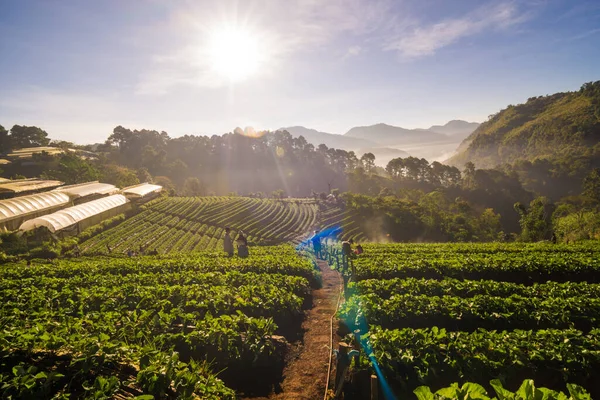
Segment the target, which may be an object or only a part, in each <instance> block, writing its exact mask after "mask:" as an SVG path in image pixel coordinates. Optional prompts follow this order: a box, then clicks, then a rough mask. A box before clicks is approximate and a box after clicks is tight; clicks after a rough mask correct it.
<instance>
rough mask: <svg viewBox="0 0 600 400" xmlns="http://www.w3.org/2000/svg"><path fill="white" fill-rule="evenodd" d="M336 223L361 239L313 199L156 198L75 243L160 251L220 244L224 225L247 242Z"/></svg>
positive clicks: (298, 235)
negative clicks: (133, 212) (140, 209)
mask: <svg viewBox="0 0 600 400" xmlns="http://www.w3.org/2000/svg"><path fill="white" fill-rule="evenodd" d="M332 226H341V227H342V229H343V236H353V237H355V238H356V239H358V240H364V239H365V238H366V236H365V235H364V234H363V233H362V232H361V230H360V226H359V225H358V222H357V221H356V219H354V218H352V216H351V215H349V214H348V213H346V212H345V211H343V210H342V209H341V208H339V207H334V206H321V209H320V208H319V206H318V205H317V203H316V202H315V201H313V200H303V199H301V200H271V199H254V198H245V197H212V196H211V197H170V198H162V199H158V200H155V201H153V202H151V203H149V204H147V205H145V206H143V209H142V211H141V212H140V213H138V214H137V215H135V216H133V217H131V218H129V219H127V220H125V221H124V222H122V223H121V224H119V225H118V226H116V227H114V228H112V229H109V230H107V231H105V232H103V233H101V234H99V235H97V236H95V237H93V238H91V239H89V240H87V241H85V242H83V243H81V244H80V248H81V250H82V252H84V253H87V254H99V253H106V252H107V250H108V249H107V245H108V246H110V248H111V250H112V252H114V253H125V252H127V250H128V249H132V250H137V249H138V248H139V247H140V246H143V247H144V248H146V249H152V250H153V249H156V250H157V251H158V253H160V254H166V253H177V252H183V253H189V252H195V251H202V250H211V249H218V248H221V247H222V245H223V238H224V236H225V228H226V227H230V228H231V229H232V234H231V236H232V237H234V238H235V237H236V235H237V233H238V232H239V231H240V230H241V231H243V232H244V233H245V234H246V235H247V238H248V240H249V244H250V245H253V246H256V245H274V244H280V243H296V242H299V241H300V240H301V239H302V238H303V237H306V236H308V235H309V234H310V232H311V231H312V230H313V229H315V228H318V227H320V228H327V227H332Z"/></svg>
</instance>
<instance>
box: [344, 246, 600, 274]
mask: <svg viewBox="0 0 600 400" xmlns="http://www.w3.org/2000/svg"><path fill="white" fill-rule="evenodd" d="M474 247H475V246H474ZM365 252H366V254H368V256H367V257H359V258H358V259H356V260H355V261H354V264H355V266H356V271H357V274H356V279H357V280H363V279H370V278H376V279H391V278H411V277H412V278H433V279H442V278H447V277H448V278H457V279H471V280H479V279H485V280H497V281H508V282H516V283H532V282H545V281H548V280H552V281H557V282H568V281H574V282H584V281H586V282H600V273H599V272H600V257H597V256H594V255H593V254H589V253H572V252H543V251H540V252H531V253H524V254H519V253H492V254H488V253H471V254H469V253H456V254H453V253H446V254H445V253H440V254H438V253H425V254H420V253H406V254H389V255H388V254H386V253H383V254H371V253H368V252H369V250H368V249H366V250H365Z"/></svg>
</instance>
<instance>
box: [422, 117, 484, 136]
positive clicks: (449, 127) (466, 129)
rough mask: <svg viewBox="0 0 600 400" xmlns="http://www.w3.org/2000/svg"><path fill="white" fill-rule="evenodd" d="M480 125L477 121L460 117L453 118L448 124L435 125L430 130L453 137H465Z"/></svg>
mask: <svg viewBox="0 0 600 400" xmlns="http://www.w3.org/2000/svg"><path fill="white" fill-rule="evenodd" d="M478 127H479V123H477V122H467V121H462V120H459V119H455V120H452V121H450V122H448V123H446V125H433V126H432V127H431V128H429V129H428V130H429V131H432V132H437V133H443V134H444V135H448V136H451V137H453V138H460V139H465V138H466V137H467V136H469V135H470V134H471V133H473V131H475V129H477V128H478Z"/></svg>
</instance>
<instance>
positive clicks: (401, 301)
mask: <svg viewBox="0 0 600 400" xmlns="http://www.w3.org/2000/svg"><path fill="white" fill-rule="evenodd" d="M364 249H365V253H364V254H363V255H360V256H358V257H357V258H356V259H355V260H354V265H355V267H356V275H355V276H354V280H355V282H351V283H350V285H349V288H348V295H349V298H348V300H347V301H346V302H345V304H344V305H343V306H342V308H341V310H340V312H339V315H340V317H341V318H342V320H343V321H344V326H345V327H346V328H347V329H348V331H349V332H352V331H354V330H355V329H358V330H360V331H361V334H362V336H361V338H360V339H358V340H356V339H354V338H352V335H350V336H349V337H348V340H349V341H350V342H352V343H354V345H355V346H356V347H357V348H361V349H362V350H363V351H364V352H365V357H363V358H362V363H363V365H362V367H369V368H370V367H372V366H373V365H376V366H377V367H379V368H380V369H381V371H382V373H383V376H382V378H383V377H385V381H387V382H388V383H389V384H390V387H391V389H390V390H392V391H393V392H394V393H395V395H396V396H397V397H398V398H409V397H411V396H412V393H411V392H412V391H413V390H415V389H416V388H417V387H418V386H421V385H427V386H429V387H430V389H419V390H421V391H422V392H421V394H423V397H419V398H422V399H426V398H432V399H433V398H434V397H428V396H429V394H430V393H432V392H435V391H436V390H441V391H440V393H438V394H439V396H438V397H435V398H440V399H442V398H444V399H445V398H455V397H453V396H459V397H460V398H467V397H465V396H466V395H465V393H466V392H467V391H469V390H474V389H473V388H474V387H475V386H469V387H468V388H466V389H465V390H466V391H465V392H462V393H463V394H462V395H458V394H457V393H459V392H457V391H456V390H457V388H458V387H460V385H462V383H464V382H466V381H470V382H475V383H477V384H480V385H482V387H481V391H480V392H479V394H478V396H480V397H469V398H488V397H481V393H483V392H482V391H485V390H487V392H488V393H494V392H493V390H492V387H494V390H495V389H496V388H497V386H498V385H501V388H502V387H504V388H508V389H509V390H511V391H513V392H514V391H516V390H517V388H519V386H520V385H521V382H523V380H525V379H534V380H535V383H536V384H537V385H538V386H545V387H547V388H549V389H548V390H550V389H551V390H554V391H562V392H564V393H569V392H568V389H569V388H570V390H574V391H577V390H578V389H576V388H574V387H573V386H569V387H567V385H566V384H567V383H571V384H577V385H580V386H581V387H583V388H585V389H587V390H588V391H589V392H590V393H591V395H592V398H600V383H599V382H600V379H599V378H600V373H599V372H598V371H600V278H599V277H600V244H599V243H598V242H593V243H585V244H581V245H552V244H529V245H524V244H520V243H514V244H493V243H490V244H414V245H413V244H389V245H381V244H379V245H377V244H365V245H364ZM369 355H370V357H369ZM359 369H360V368H359ZM494 379H498V380H497V381H493V380H494ZM452 382H460V385H459V386H456V387H454V388H453V389H450V388H447V386H448V385H449V384H450V383H452ZM524 385H525V386H527V384H524ZM444 387H446V388H445V389H442V388H444ZM528 387H529V386H528ZM477 390H480V389H477ZM477 390H476V391H477ZM499 390H500V389H499ZM502 390H504V389H501V390H500V392H498V391H496V393H500V394H498V396H499V398H527V399H529V398H531V399H533V398H542V397H536V396H537V395H535V396H534V395H533V393H534V391H533V389H531V387H529V389H527V390H530V392H531V393H530V395H527V396H525V395H523V396H524V397H518V396H517V397H510V396H508V397H506V396H507V394H506V393H504V394H503V395H502V396H501V394H502ZM527 390H526V389H524V391H527ZM451 392H452V393H455V394H454V395H449V394H448V393H451ZM428 393H429V394H428ZM540 393H541V392H540ZM548 393H550V392H548ZM557 393H558V392H555V394H553V395H552V396H549V395H548V396H549V397H543V398H549V399H550V398H567V397H568V396H567V397H558V394H557ZM472 394H473V395H475V394H476V393H474V392H473V393H472ZM431 396H433V394H431ZM540 396H542V394H540ZM553 396H554V397H553ZM569 398H581V399H584V398H589V397H585V396H579V395H577V396H575V397H573V396H571V397H569Z"/></svg>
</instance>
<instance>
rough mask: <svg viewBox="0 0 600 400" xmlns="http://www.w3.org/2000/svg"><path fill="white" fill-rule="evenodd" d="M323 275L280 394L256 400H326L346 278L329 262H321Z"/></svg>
mask: <svg viewBox="0 0 600 400" xmlns="http://www.w3.org/2000/svg"><path fill="white" fill-rule="evenodd" d="M318 264H319V269H320V270H321V276H322V282H323V285H322V288H321V289H316V290H313V292H312V297H313V306H312V308H311V309H310V310H308V311H307V313H306V318H305V320H304V322H303V323H302V330H303V331H304V336H303V339H302V341H301V342H300V343H297V344H295V346H294V347H293V348H292V350H291V351H290V354H289V356H288V360H287V364H286V367H285V369H284V370H283V382H282V383H281V387H280V388H278V390H277V391H278V392H279V393H272V394H271V395H270V396H269V397H265V398H254V399H253V400H283V399H285V400H288V399H289V400H312V399H323V397H324V395H325V384H326V382H327V370H328V367H329V354H330V351H331V349H330V347H329V346H330V337H331V324H330V321H331V316H332V315H333V314H334V313H335V312H336V305H337V302H338V297H339V294H340V290H341V285H342V278H341V275H340V274H339V273H338V272H337V271H333V270H332V269H331V268H330V267H329V266H328V265H327V263H326V262H325V261H319V263H318ZM336 332H337V319H336V318H334V320H333V334H334V337H333V345H334V346H336V344H337V343H338V341H339V337H337V334H336ZM332 363H333V365H332V367H331V368H332V371H331V372H332V377H331V378H330V385H329V386H330V388H331V387H332V385H333V378H334V377H335V375H333V374H334V373H335V368H334V367H335V357H334V358H333V360H332Z"/></svg>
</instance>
